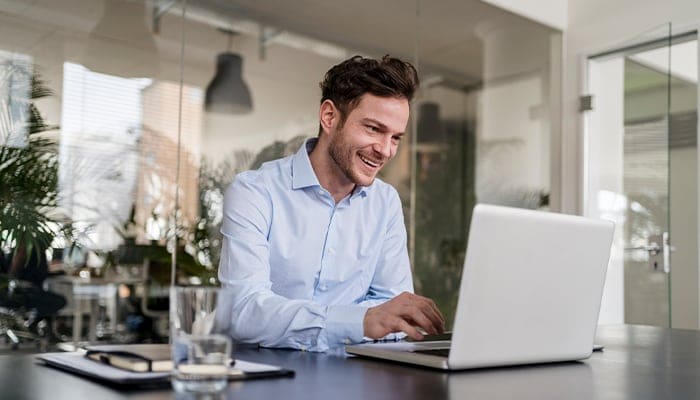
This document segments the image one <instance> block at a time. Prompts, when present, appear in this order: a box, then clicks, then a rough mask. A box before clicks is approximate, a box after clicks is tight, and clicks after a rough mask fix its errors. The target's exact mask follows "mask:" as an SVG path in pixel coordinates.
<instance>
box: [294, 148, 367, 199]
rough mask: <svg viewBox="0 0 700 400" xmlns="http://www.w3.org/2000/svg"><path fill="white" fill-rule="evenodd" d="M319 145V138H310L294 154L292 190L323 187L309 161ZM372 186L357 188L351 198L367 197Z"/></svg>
mask: <svg viewBox="0 0 700 400" xmlns="http://www.w3.org/2000/svg"><path fill="white" fill-rule="evenodd" d="M316 143H318V138H309V139H306V140H305V141H304V144H302V145H301V147H300V148H299V150H298V151H297V152H296V154H294V156H293V158H292V189H302V188H305V187H311V186H319V187H320V186H321V184H320V183H319V182H318V178H317V177H316V173H315V172H314V169H313V167H312V166H311V160H310V159H309V153H311V151H312V150H313V149H314V147H316ZM370 188H371V185H370V186H355V189H353V191H352V195H351V196H350V197H354V196H357V195H362V197H365V196H367V191H368V189H370Z"/></svg>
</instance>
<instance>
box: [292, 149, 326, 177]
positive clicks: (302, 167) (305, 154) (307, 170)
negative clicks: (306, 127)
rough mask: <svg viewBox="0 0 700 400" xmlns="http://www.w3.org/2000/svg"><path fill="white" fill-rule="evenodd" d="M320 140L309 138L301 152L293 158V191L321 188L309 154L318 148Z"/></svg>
mask: <svg viewBox="0 0 700 400" xmlns="http://www.w3.org/2000/svg"><path fill="white" fill-rule="evenodd" d="M317 142H318V138H309V139H306V140H305V141H304V144H302V145H301V147H300V148H299V151H297V152H296V154H294V156H293V158H292V189H301V188H305V187H309V186H321V184H320V183H318V178H316V173H314V169H313V168H312V167H311V160H309V153H310V152H311V150H313V149H314V147H316V143H317Z"/></svg>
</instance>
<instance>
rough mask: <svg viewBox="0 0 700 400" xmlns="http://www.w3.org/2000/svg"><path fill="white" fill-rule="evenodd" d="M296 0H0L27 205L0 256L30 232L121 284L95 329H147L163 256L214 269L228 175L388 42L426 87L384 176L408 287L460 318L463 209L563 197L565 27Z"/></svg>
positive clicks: (10, 111) (75, 272)
mask: <svg viewBox="0 0 700 400" xmlns="http://www.w3.org/2000/svg"><path fill="white" fill-rule="evenodd" d="M289 3H290V4H286V3H282V4H279V3H277V4H275V6H274V7H272V6H271V5H269V4H267V3H266V2H254V1H227V2H221V1H214V0H198V1H196V0H189V1H186V2H185V1H183V0H180V1H155V0H154V1H141V0H103V1H92V0H84V1H80V0H70V1H69V0H59V1H51V2H48V1H36V2H24V1H19V0H6V1H2V2H0V129H2V137H0V145H1V146H2V151H3V157H5V158H3V159H2V160H1V161H0V181H1V182H2V185H3V188H2V192H3V194H2V202H3V204H1V206H2V207H0V208H2V209H3V210H24V214H22V216H23V217H26V218H27V219H26V220H25V221H18V220H17V218H15V216H14V215H9V214H7V213H5V214H2V221H1V223H0V233H1V234H2V236H1V239H2V250H3V253H4V254H5V257H4V260H6V261H5V262H4V264H6V265H8V266H9V267H7V268H6V271H7V272H8V273H9V272H13V271H11V269H12V268H11V266H12V263H13V261H12V260H13V258H15V256H14V254H15V253H16V249H17V248H22V247H25V248H26V249H27V250H34V249H39V251H38V253H41V254H43V253H47V254H46V257H47V262H46V264H47V265H48V270H50V271H52V272H56V273H59V272H61V271H63V272H64V273H65V274H66V275H67V276H71V277H76V278H81V277H82V278H81V279H93V282H97V280H96V279H101V280H102V281H105V282H110V284H111V285H112V286H110V287H111V288H112V291H111V292H110V291H106V292H104V294H103V298H100V300H99V301H100V302H99V304H100V318H99V320H100V321H98V324H101V325H98V327H97V328H99V329H97V333H98V335H97V336H98V338H99V337H110V338H112V339H123V340H131V339H136V338H141V339H142V338H143V336H138V335H146V333H144V332H143V331H144V330H149V329H150V330H151V331H156V333H157V331H158V330H159V328H158V326H159V325H158V322H157V321H159V320H162V318H160V317H162V316H163V310H165V309H167V299H165V300H163V297H165V296H164V294H167V292H166V291H165V290H166V288H167V286H168V285H169V284H170V282H171V280H172V279H173V277H172V276H171V271H172V270H171V266H172V265H176V275H175V277H174V279H175V280H176V281H177V282H179V283H189V284H216V269H217V265H218V257H219V249H220V246H221V241H220V233H219V227H220V224H221V219H222V212H223V210H222V207H223V203H222V200H223V192H224V189H225V188H226V187H227V186H228V185H229V184H230V183H231V181H232V180H233V178H234V177H235V175H236V174H237V173H239V172H241V171H244V170H248V169H252V168H257V167H259V166H260V165H261V164H262V163H263V162H265V161H268V160H272V159H275V158H279V157H283V156H286V155H289V154H292V153H293V152H295V151H296V150H298V148H299V146H300V145H301V143H302V142H303V140H304V139H305V138H308V137H314V136H316V135H317V133H318V104H319V99H320V90H319V87H318V83H319V82H320V81H321V79H322V78H323V75H324V74H325V72H326V71H327V70H328V69H329V68H330V67H331V66H333V65H335V64H337V63H339V62H340V61H342V60H344V59H346V58H348V57H350V56H352V55H354V54H362V55H367V56H373V57H381V56H383V55H384V54H391V55H393V56H397V57H401V58H404V59H407V60H410V61H412V62H414V64H415V65H416V66H417V67H418V70H419V73H420V76H421V81H422V86H421V90H420V92H419V94H418V96H417V98H416V99H415V101H414V103H413V104H412V117H411V122H410V123H409V128H408V132H407V138H406V139H404V141H403V142H402V144H401V146H400V148H399V153H398V154H397V156H396V157H395V159H394V160H393V161H392V162H391V163H390V164H389V165H387V167H386V168H385V169H384V170H383V171H382V175H381V178H382V179H383V180H385V181H387V182H389V183H390V184H392V185H393V186H394V187H396V189H397V190H398V191H399V194H400V197H401V199H402V202H403V205H404V211H405V213H404V215H405V222H406V226H407V230H408V232H409V252H410V256H411V262H412V267H413V271H414V278H415V286H416V291H417V292H418V293H420V294H423V295H425V296H429V297H432V298H435V299H436V301H437V302H438V305H439V306H440V308H441V309H442V311H443V312H444V313H445V314H446V316H447V318H448V322H449V323H450V324H451V321H452V318H453V313H454V308H455V306H456V298H457V290H458V286H459V278H460V274H461V268H462V263H463V259H464V251H465V248H466V242H467V232H468V227H469V221H470V216H471V209H472V208H473V206H474V205H475V204H476V203H477V202H486V203H492V204H503V205H510V206H516V207H527V208H548V207H551V208H553V209H556V199H557V198H558V190H559V184H558V182H556V181H555V180H554V179H553V177H554V176H557V174H556V173H553V172H552V171H556V169H557V167H558V163H559V161H558V160H559V158H558V157H559V151H558V148H557V147H556V146H557V145H556V143H558V137H559V134H560V133H559V131H558V129H559V127H558V121H559V115H558V109H559V84H560V82H559V68H560V58H561V57H560V54H561V53H560V52H561V44H560V43H561V41H560V33H559V32H557V31H553V30H551V29H549V28H545V27H543V26H541V25H538V24H536V23H534V22H532V21H529V20H525V19H523V18H520V17H517V16H514V15H512V14H509V13H507V12H505V11H502V10H500V9H497V8H495V7H492V6H488V5H486V4H483V3H481V2H479V1H466V2H465V1H459V2H457V1H455V2H446V3H444V4H442V3H441V4H434V3H428V2H416V3H412V4H411V6H410V7H406V4H404V3H401V4H402V5H401V6H400V7H398V6H397V4H394V2H391V1H387V2H380V3H378V4H376V3H370V2H364V1H363V2H360V3H353V4H340V3H333V4H325V3H323V5H319V4H317V3H311V2H309V4H306V3H305V2H301V3H297V2H295V3H294V4H291V2H289ZM367 10H372V12H371V13H367ZM320 15H324V16H326V17H324V18H319V16H320ZM349 21H352V23H350V22H349ZM437 24H440V26H441V29H434V27H435V26H436V25H437ZM226 84H230V85H233V86H230V87H235V88H236V89H235V90H234V89H223V91H221V88H222V87H225V85H226ZM27 121H31V122H32V123H30V124H27ZM37 121H38V122H37ZM40 122H41V123H40ZM40 139H41V140H40ZM18 154H19V155H18ZM23 157H24V158H23ZM26 157H34V158H26ZM28 160H35V161H36V162H34V163H33V164H32V165H33V168H34V169H31V168H29V169H23V168H27V167H26V165H27V164H26V163H27V162H29V161H28ZM550 199H552V201H551V203H552V204H550ZM26 209H30V211H31V212H27V210H26ZM12 212H14V211H12ZM19 212H20V211H17V212H16V213H19ZM35 233H36V234H35ZM23 235H24V236H23ZM28 238H29V239H28ZM32 238H34V239H32ZM29 243H33V244H32V245H31V246H28V245H27V244H29ZM545 245H546V244H543V246H545ZM30 252H31V251H30ZM38 253H37V254H38ZM15 264H16V262H15ZM14 273H15V275H17V273H18V272H17V271H14ZM54 278H55V277H51V278H50V279H49V281H50V282H51V281H52V280H53V279H54ZM45 287H46V285H45ZM47 288H48V289H49V290H53V291H59V290H58V289H57V288H56V287H51V286H50V285H49V287H47ZM63 295H64V296H65V297H70V296H71V295H72V294H71V293H70V292H65V293H63ZM143 299H145V300H143ZM159 299H160V300H159ZM70 306H71V304H69V305H68V306H67V307H70ZM129 318H131V320H129ZM138 318H141V319H140V320H139V319H138ZM113 320H114V321H113ZM135 320H138V321H140V322H134V321H135ZM105 321H106V323H105ZM128 321H131V322H128ZM139 324H141V325H139ZM149 324H150V325H149ZM160 326H161V328H160V330H161V332H160V334H162V333H163V332H162V331H163V330H164V329H163V328H162V326H163V325H162V324H161V325H160ZM86 329H87V328H86ZM83 333H84V332H78V334H79V335H82V334H83ZM161 336H162V335H161ZM150 338H151V339H153V340H158V339H159V337H158V335H157V334H153V335H151V337H150Z"/></svg>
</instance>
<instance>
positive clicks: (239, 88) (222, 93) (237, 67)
mask: <svg viewBox="0 0 700 400" xmlns="http://www.w3.org/2000/svg"><path fill="white" fill-rule="evenodd" d="M219 30H220V31H222V32H223V33H225V34H227V35H229V37H228V50H227V51H226V52H224V53H219V55H217V56H216V74H215V75H214V78H213V79H212V80H211V82H209V85H208V86H207V91H206V95H205V98H204V108H205V110H206V111H208V112H213V113H221V114H246V113H249V112H251V111H253V100H252V99H251V96H250V89H249V88H248V85H247V84H246V83H245V82H244V81H243V57H241V55H240V54H236V53H232V52H231V41H232V39H233V36H234V35H236V32H234V31H231V30H224V29H219Z"/></svg>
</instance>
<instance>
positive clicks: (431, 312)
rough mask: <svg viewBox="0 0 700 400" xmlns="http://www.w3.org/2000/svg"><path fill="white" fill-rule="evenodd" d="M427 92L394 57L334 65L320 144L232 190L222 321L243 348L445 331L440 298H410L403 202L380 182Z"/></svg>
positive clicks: (311, 346) (326, 86)
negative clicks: (419, 94)
mask: <svg viewBox="0 0 700 400" xmlns="http://www.w3.org/2000/svg"><path fill="white" fill-rule="evenodd" d="M417 87H418V75H417V73H416V70H415V69H414V68H413V66H412V65H411V64H409V63H406V62H403V61H401V60H398V59H395V58H390V57H388V56H386V57H384V58H383V59H381V60H373V59H367V58H362V57H360V56H355V57H352V58H351V59H349V60H346V61H344V62H342V63H340V64H338V65H336V66H334V67H333V68H331V69H330V70H329V71H328V72H327V73H326V76H325V78H324V81H323V82H321V89H322V99H321V106H320V109H319V125H320V126H319V135H318V138H314V139H309V140H307V141H306V142H305V143H304V145H303V146H302V147H301V149H299V151H298V152H297V153H296V154H295V155H293V156H290V157H286V158H283V159H280V160H276V161H272V162H269V163H266V164H264V165H263V166H262V167H261V168H260V169H258V170H256V171H247V172H244V173H241V174H239V175H238V176H237V177H236V179H235V180H234V182H233V184H231V186H230V187H229V188H228V190H227V191H226V194H225V200H224V221H223V224H222V228H221V231H222V233H223V236H224V242H223V247H222V253H221V263H220V266H219V279H220V280H221V283H222V286H223V288H224V295H223V296H222V299H221V300H220V307H221V308H222V311H223V312H220V313H219V314H217V318H218V321H217V322H218V326H222V327H223V329H225V330H226V331H227V332H228V333H230V334H231V335H232V337H233V338H234V339H235V340H236V341H239V342H248V343H259V344H261V345H263V346H269V347H291V348H297V349H305V350H310V351H324V350H326V349H328V348H330V347H333V346H337V345H339V344H341V343H352V342H359V341H361V340H362V339H363V337H369V338H373V339H378V338H382V337H385V336H386V335H389V334H392V333H396V332H405V333H406V334H407V335H408V336H409V337H411V338H414V339H421V338H422V337H423V335H422V333H421V332H420V330H419V329H418V328H421V329H422V330H423V331H424V332H427V333H430V334H434V333H440V332H442V331H443V330H444V319H443V317H442V314H441V313H440V311H439V310H438V308H437V307H436V306H435V304H434V303H433V301H432V300H429V299H427V298H424V297H421V296H417V295H415V294H413V293H412V292H413V281H412V278H411V270H410V265H409V261H408V252H407V249H406V228H405V225H404V221H403V214H402V211H401V202H400V200H399V197H398V194H397V192H396V190H395V189H394V188H393V187H391V186H390V185H388V184H386V183H384V182H382V181H381V180H379V179H376V175H377V173H378V172H379V170H381V168H382V167H383V166H384V165H385V164H386V163H387V162H388V161H389V160H391V158H393V157H394V155H395V154H396V150H397V148H398V145H399V141H400V140H401V138H402V136H403V135H404V132H405V130H406V126H407V124H408V117H409V102H410V101H411V99H412V97H413V94H414V92H415V90H416V89H417ZM222 324H223V325H222Z"/></svg>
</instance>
